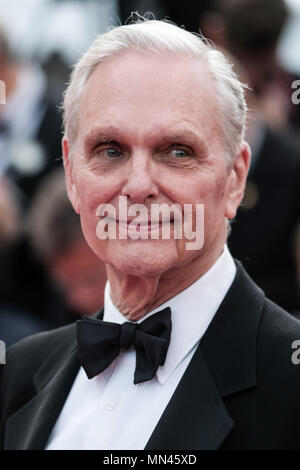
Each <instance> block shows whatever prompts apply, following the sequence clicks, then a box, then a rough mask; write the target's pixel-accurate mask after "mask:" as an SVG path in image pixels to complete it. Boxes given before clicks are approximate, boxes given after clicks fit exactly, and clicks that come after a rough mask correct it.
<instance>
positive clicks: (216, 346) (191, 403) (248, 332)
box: [145, 262, 265, 450]
mask: <svg viewBox="0 0 300 470" xmlns="http://www.w3.org/2000/svg"><path fill="white" fill-rule="evenodd" d="M236 265H237V274H236V277H235V279H234V282H233V284H232V286H231V288H230V289H229V291H228V293H227V295H226V297H225V299H224V301H223V302H222V304H221V306H220V308H219V310H218V312H217V313H216V315H215V317H214V319H213V321H212V322H211V324H210V326H209V328H208V329H207V331H206V333H205V335H204V336H203V338H202V340H201V342H200V344H199V346H198V348H197V350H196V352H195V354H194V356H193V358H192V360H191V362H190V364H189V366H188V367H187V369H186V371H185V374H184V375H183V377H182V379H181V381H180V383H179V385H178V387H177V389H176V390H175V392H174V395H173V397H172V398H171V400H170V402H169V404H168V406H167V408H166V409H165V411H164V413H163V414H162V417H161V419H160V421H159V422H158V424H157V426H156V428H155V430H154V432H153V434H152V436H151V437H150V439H149V441H148V443H147V445H146V447H145V449H146V450H150V449H190V450H195V449H199V450H201V449H208V450H209V449H217V448H219V447H220V446H221V445H222V442H223V441H224V440H225V438H226V437H227V436H228V434H229V433H230V431H231V429H232V428H233V427H234V422H233V420H232V419H231V417H230V416H229V414H228V412H227V409H226V406H225V404H224V401H223V398H225V397H227V396H229V395H231V394H233V393H237V392H240V393H242V392H243V391H244V390H247V389H249V388H251V387H254V386H255V385H256V338H257V331H258V327H259V322H260V319H261V313H262V309H263V305H264V299H265V297H264V294H263V292H262V291H261V290H260V289H259V288H258V287H257V286H256V284H254V282H253V281H252V280H251V279H250V278H249V277H248V275H247V274H246V272H245V271H244V269H243V268H242V266H241V265H240V263H238V262H236Z"/></svg>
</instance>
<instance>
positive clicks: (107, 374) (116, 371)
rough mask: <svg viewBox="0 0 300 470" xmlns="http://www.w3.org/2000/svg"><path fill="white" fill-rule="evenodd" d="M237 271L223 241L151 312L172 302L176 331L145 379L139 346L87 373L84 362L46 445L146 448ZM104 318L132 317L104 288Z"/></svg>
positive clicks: (58, 447) (48, 447)
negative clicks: (207, 262)
mask: <svg viewBox="0 0 300 470" xmlns="http://www.w3.org/2000/svg"><path fill="white" fill-rule="evenodd" d="M235 273H236V267H235V264H234V261H233V259H232V257H231V255H230V253H229V251H228V248H227V246H226V245H225V248H224V251H223V253H222V255H221V256H220V257H219V259H218V260H217V261H216V263H215V264H214V265H213V266H212V267H211V268H210V270H209V271H208V272H207V273H205V275H204V276H202V277H201V278H200V279H198V280H197V281H196V282H194V284H192V285H191V286H189V287H188V288H187V289H185V290H184V291H182V292H180V293H179V294H178V295H176V296H175V297H173V298H172V299H170V300H168V301H167V302H165V303H164V304H163V305H160V306H159V307H158V308H156V309H155V310H153V311H152V312H150V313H148V314H147V315H146V316H145V317H143V318H142V319H141V320H140V321H143V320H144V319H145V318H146V317H148V316H150V315H152V314H153V313H155V312H157V311H159V310H162V309H163V308H165V307H168V306H169V307H170V308H171V311H172V315H171V319H172V333H171V340H170V345H169V349H168V353H167V357H166V361H165V363H164V365H163V366H160V367H159V368H158V370H157V373H156V376H155V377H154V378H153V379H152V380H149V381H147V382H142V383H139V384H137V385H134V383H133V376H134V370H135V350H134V349H133V348H131V349H129V350H127V351H124V352H121V353H120V354H119V356H118V357H117V358H116V359H115V360H114V361H113V362H112V364H111V365H110V366H109V367H108V368H107V369H106V370H104V371H103V372H102V373H101V374H99V375H98V376H96V377H94V378H93V379H90V380H89V379H88V378H87V376H86V374H85V372H84V370H83V368H82V367H81V368H80V370H79V372H78V374H77V377H76V379H75V381H74V383H73V386H72V388H71V390H70V393H69V395H68V398H67V400H66V402H65V405H64V407H63V409H62V411H61V413H60V415H59V417H58V419H57V421H56V424H55V426H54V428H53V430H52V433H51V435H50V437H49V440H48V443H47V445H46V448H45V449H47V450H52V449H67V450H80V449H82V450H83V449H84V450H88V449H89V450H100V449H102V450H117V449H119V450H140V449H144V448H145V446H146V444H147V442H148V440H149V438H150V436H151V434H152V432H153V430H154V429H155V427H156V425H157V423H158V421H159V419H160V417H161V415H162V413H163V411H164V409H165V408H166V406H167V404H168V402H169V401H170V399H171V397H172V395H173V393H174V391H175V389H176V387H177V386H178V384H179V382H180V379H181V378H182V376H183V374H184V372H185V370H186V368H187V366H188V365H189V362H190V360H191V358H192V356H193V354H194V352H195V350H196V348H197V346H198V344H199V341H200V339H201V338H202V336H203V335H204V333H205V331H206V329H207V328H208V326H209V324H210V322H211V321H212V319H213V317H214V315H215V313H216V311H217V310H218V308H219V306H220V304H221V302H222V300H223V299H224V297H225V295H226V293H227V291H228V289H229V287H230V285H231V284H232V281H233V279H234V276H235ZM103 319H104V320H105V321H110V322H115V323H120V324H121V323H124V322H125V321H128V320H127V319H126V317H124V316H123V315H122V314H121V313H120V312H119V311H118V309H117V308H116V307H115V306H114V304H113V303H112V301H111V298H110V286H109V283H107V285H106V288H105V301H104V318H103Z"/></svg>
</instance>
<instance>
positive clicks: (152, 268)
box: [108, 240, 178, 277]
mask: <svg viewBox="0 0 300 470" xmlns="http://www.w3.org/2000/svg"><path fill="white" fill-rule="evenodd" d="M130 245H131V244H130ZM132 245H134V246H127V247H126V249H124V247H123V249H122V248H121V249H119V250H117V249H115V250H114V252H113V253H111V255H112V256H111V259H110V260H109V261H108V263H109V264H111V265H113V266H114V267H115V268H116V269H117V270H118V271H119V272H121V273H123V274H124V275H132V276H138V277H156V276H160V275H161V274H162V273H164V272H165V271H167V270H168V269H170V268H171V267H173V266H174V265H175V264H177V263H178V251H177V250H176V249H175V246H174V245H173V246H170V245H167V244H164V249H162V246H160V245H161V243H159V241H158V240H156V243H155V244H153V243H146V244H144V243H138V242H136V243H132ZM149 245H151V246H149ZM158 245H159V246H158Z"/></svg>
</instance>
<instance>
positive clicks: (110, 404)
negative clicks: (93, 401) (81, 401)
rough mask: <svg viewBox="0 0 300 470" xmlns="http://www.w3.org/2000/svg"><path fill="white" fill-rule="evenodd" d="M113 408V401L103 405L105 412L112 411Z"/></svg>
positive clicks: (114, 404)
mask: <svg viewBox="0 0 300 470" xmlns="http://www.w3.org/2000/svg"><path fill="white" fill-rule="evenodd" d="M115 406H116V403H115V402H114V401H107V402H106V403H105V405H104V407H105V409H106V410H107V411H111V410H113V409H114V407H115Z"/></svg>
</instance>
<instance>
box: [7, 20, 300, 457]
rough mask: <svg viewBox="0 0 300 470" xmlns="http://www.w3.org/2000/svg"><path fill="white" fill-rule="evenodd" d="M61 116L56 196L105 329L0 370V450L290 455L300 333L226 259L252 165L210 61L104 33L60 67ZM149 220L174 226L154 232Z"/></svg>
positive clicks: (205, 54)
mask: <svg viewBox="0 0 300 470" xmlns="http://www.w3.org/2000/svg"><path fill="white" fill-rule="evenodd" d="M64 106H65V135H64V138H63V155H64V165H65V171H66V181H67V189H68V194H69V198H70V200H71V202H72V205H73V207H74V209H75V211H76V212H78V213H79V214H80V217H81V224H82V229H83V233H84V235H85V238H86V240H87V241H88V243H89V245H90V246H91V248H92V249H93V250H94V252H95V253H96V254H97V255H98V256H99V258H101V259H102V260H103V261H104V262H105V263H106V265H107V274H108V283H107V285H106V290H105V303H104V311H101V312H100V313H98V314H96V315H95V316H94V317H93V318H86V319H83V320H81V321H79V322H77V325H71V326H67V327H63V328H61V329H58V330H55V331H51V332H47V333H43V334H39V335H36V336H33V337H31V338H29V339H27V340H23V341H22V342H20V343H19V344H17V345H16V346H15V347H14V348H12V349H11V350H10V351H9V352H8V354H7V359H6V362H7V364H6V365H5V366H3V374H2V386H1V400H2V409H1V411H2V431H1V433H2V446H3V448H4V449H217V448H223V449H239V448H243V449H246V448H252V449H253V448H299V446H300V438H299V433H298V431H297V429H298V423H299V419H300V404H299V396H300V393H299V392H300V371H299V370H298V369H297V366H296V365H295V364H294V363H295V361H293V360H292V354H293V352H295V351H293V349H292V345H293V344H295V343H294V340H296V339H298V338H300V325H299V323H298V321H297V320H295V319H293V318H291V317H290V316H289V315H288V314H287V313H286V312H284V311H283V310H281V309H280V308H279V307H277V306H276V305H274V304H273V303H271V302H270V301H268V300H267V299H266V298H265V296H264V294H263V292H262V291H261V290H260V289H259V288H258V287H257V286H256V285H255V284H254V283H253V282H252V281H251V279H250V278H249V277H248V276H247V274H246V273H245V271H244V270H243V268H242V266H241V265H240V264H239V263H238V262H234V261H233V259H232V257H231V255H230V253H229V251H228V249H227V247H226V237H227V224H228V220H230V219H233V218H234V217H235V214H236V210H237V207H238V206H239V204H240V202H241V199H242V197H243V191H244V186H245V180H246V176H247V171H248V167H249V159H250V152H249V147H248V145H247V144H246V143H245V142H244V140H243V135H244V128H245V116H246V105H245V101H244V96H243V87H242V85H241V83H240V82H239V80H238V79H237V77H236V76H235V75H234V73H233V72H232V70H231V67H230V65H229V64H228V62H227V61H226V59H225V58H224V56H223V55H222V54H221V53H220V52H217V51H216V50H214V49H213V48H212V47H211V46H210V45H208V44H206V43H205V41H203V40H202V39H201V38H199V37H197V36H195V35H192V34H190V33H188V32H186V31H184V30H182V29H180V28H177V27H176V26H174V25H172V24H168V23H166V22H160V21H140V22H138V23H136V24H130V25H127V26H120V27H118V28H115V29H113V30H111V31H109V32H108V33H106V34H104V35H102V36H100V37H98V38H97V39H96V41H95V42H94V44H93V45H92V46H91V48H90V49H89V50H88V51H87V53H86V54H85V55H84V56H83V58H82V59H81V60H80V61H79V63H78V64H77V65H76V67H75V69H74V71H73V74H72V78H71V82H70V85H69V87H68V89H67V92H66V95H65V102H64ZM124 202H125V203H126V205H125V206H124ZM121 203H122V204H121ZM136 205H138V208H139V210H140V216H136V217H133V215H134V214H133V213H134V210H132V209H133V208H135V209H136ZM154 205H158V207H162V206H163V205H164V207H171V206H174V207H175V208H177V216H176V217H175V215H174V213H175V212H176V210H175V209H174V213H173V216H170V218H169V219H168V218H167V217H165V216H164V215H161V214H163V211H162V213H161V214H160V217H159V219H158V220H156V221H153V220H152V219H151V216H152V207H153V206H154ZM186 206H188V207H192V213H191V217H190V220H187V222H190V221H191V219H192V230H190V231H186V230H182V231H181V233H183V235H182V237H179V236H178V230H177V229H178V221H179V222H180V217H178V215H179V214H178V208H179V213H180V212H181V215H184V216H185V214H183V212H184V208H185V207H186ZM124 207H126V210H124ZM199 207H200V208H201V207H204V224H203V223H201V222H203V218H201V217H197V211H198V208H199ZM112 209H113V210H112ZM170 212H171V211H170ZM107 213H109V216H107ZM141 214H142V216H141ZM145 214H146V216H145ZM147 216H148V217H147ZM149 217H150V218H149ZM195 218H196V222H195ZM105 220H106V221H107V227H106V231H105V229H103V230H99V223H101V222H103V221H105ZM181 220H184V217H183V218H181ZM199 221H200V222H199ZM185 222H186V221H185V220H184V228H185V227H186V226H187V225H188V223H186V224H185ZM165 225H168V226H169V229H170V232H169V233H170V236H169V237H164V236H162V231H163V229H164V227H165ZM112 226H113V228H114V229H115V230H114V229H112V230H111V228H112ZM199 232H201V233H202V234H203V242H202V243H198V244H197V243H196V244H195V245H193V247H192V249H191V247H190V246H189V245H188V243H191V241H190V240H191V236H190V235H191V233H194V234H195V238H197V234H199ZM124 233H125V236H124ZM200 238H201V237H200ZM188 240H189V242H188ZM198 241H199V238H198ZM200 241H201V240H200Z"/></svg>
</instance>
